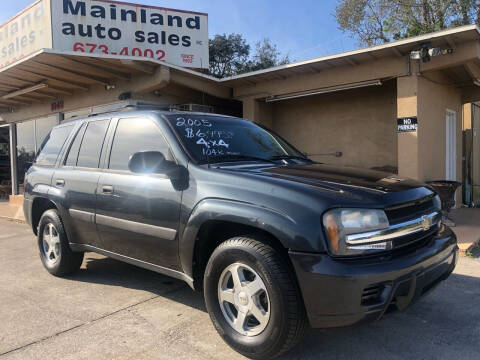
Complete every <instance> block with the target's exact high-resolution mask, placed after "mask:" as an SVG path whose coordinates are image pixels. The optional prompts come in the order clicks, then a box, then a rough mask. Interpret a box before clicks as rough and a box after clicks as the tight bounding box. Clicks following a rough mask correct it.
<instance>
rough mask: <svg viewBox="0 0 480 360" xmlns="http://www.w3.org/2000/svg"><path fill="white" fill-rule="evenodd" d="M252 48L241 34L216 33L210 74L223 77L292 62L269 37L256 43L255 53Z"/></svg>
mask: <svg viewBox="0 0 480 360" xmlns="http://www.w3.org/2000/svg"><path fill="white" fill-rule="evenodd" d="M250 49H251V48H250V45H249V44H248V43H247V41H246V40H245V39H244V38H243V37H242V35H240V34H230V35H226V34H223V35H215V36H214V37H213V38H212V39H210V43H209V50H210V69H209V74H210V75H213V76H215V77H218V78H223V77H228V76H233V75H238V74H242V73H245V72H248V71H255V70H262V69H268V68H270V67H273V66H277V65H282V64H286V63H288V62H290V59H289V57H288V55H287V56H284V57H282V56H281V53H280V51H279V50H278V48H277V46H276V45H275V44H273V43H272V42H271V41H270V40H269V39H267V38H265V39H263V40H262V41H259V42H257V43H256V44H255V52H254V53H253V55H251V54H250Z"/></svg>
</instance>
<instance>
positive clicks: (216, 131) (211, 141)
mask: <svg viewBox="0 0 480 360" xmlns="http://www.w3.org/2000/svg"><path fill="white" fill-rule="evenodd" d="M166 117H167V119H168V121H169V122H170V123H171V125H172V127H173V128H174V129H175V131H176V132H177V134H178V136H179V138H180V139H181V141H182V143H183V145H184V146H185V148H186V149H187V151H188V153H189V154H190V156H191V157H193V159H194V160H196V161H197V162H199V163H207V162H209V163H214V162H223V161H225V162H228V161H240V160H257V161H258V160H265V161H273V160H278V159H287V158H298V159H304V160H308V159H307V158H306V157H305V156H304V155H303V154H302V153H300V152H299V151H298V150H296V149H295V148H294V147H293V146H292V145H290V144H288V143H287V142H286V141H285V140H283V139H282V138H280V137H279V136H278V135H276V134H274V133H272V132H270V131H268V130H266V129H264V128H262V127H260V126H258V125H256V124H254V123H253V122H251V121H248V120H243V119H237V118H230V117H225V116H215V115H189V114H185V115H183V114H182V115H167V116H166Z"/></svg>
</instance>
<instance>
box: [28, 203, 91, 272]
mask: <svg viewBox="0 0 480 360" xmlns="http://www.w3.org/2000/svg"><path fill="white" fill-rule="evenodd" d="M37 242H38V249H39V250H40V259H41V260H42V264H43V266H44V267H45V269H47V271H48V272H49V273H50V274H52V275H55V276H65V275H68V274H71V273H73V272H75V271H77V270H78V269H80V266H81V265H82V262H83V252H73V251H72V250H71V249H70V245H69V244H68V238H67V234H66V233H65V229H64V228H63V223H62V221H61V220H60V217H59V216H58V211H57V210H55V209H51V210H47V211H45V212H44V213H43V215H42V217H41V218H40V222H39V224H38V237H37Z"/></svg>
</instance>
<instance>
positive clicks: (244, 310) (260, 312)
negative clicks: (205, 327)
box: [204, 237, 308, 359]
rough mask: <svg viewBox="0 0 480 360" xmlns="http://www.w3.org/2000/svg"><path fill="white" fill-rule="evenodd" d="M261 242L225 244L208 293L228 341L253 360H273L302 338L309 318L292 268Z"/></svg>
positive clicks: (212, 264)
mask: <svg viewBox="0 0 480 360" xmlns="http://www.w3.org/2000/svg"><path fill="white" fill-rule="evenodd" d="M261 240H262V239H259V238H256V237H235V238H232V239H230V240H227V241H225V242H224V243H222V244H220V245H219V246H218V247H217V248H216V249H215V251H214V252H213V254H212V256H211V257H210V259H209V261H208V264H207V267H206V270H205V277H204V295H205V302H206V306H207V310H208V312H209V314H210V318H211V319H212V322H213V324H214V326H215V328H216V330H217V331H218V333H219V334H220V336H221V337H222V338H223V339H224V340H225V342H227V343H228V344H229V345H230V346H231V347H232V348H233V349H234V350H236V351H238V352H239V353H241V354H243V355H245V356H247V357H249V358H253V359H272V358H274V357H277V356H279V355H281V354H282V353H284V352H286V351H288V350H290V349H291V348H292V347H294V346H295V345H296V344H297V343H298V342H299V341H300V340H301V339H302V337H303V335H304V334H305V331H306V329H307V328H308V322H307V318H306V314H305V308H304V305H303V300H302V297H301V295H300V291H299V288H298V285H297V282H296V278H295V275H294V272H293V269H292V267H291V266H290V264H289V263H288V261H287V259H285V258H284V257H282V256H281V254H280V253H279V252H278V251H277V250H275V249H274V248H273V247H272V246H270V245H268V244H266V243H265V242H262V241H261ZM235 274H237V275H235Z"/></svg>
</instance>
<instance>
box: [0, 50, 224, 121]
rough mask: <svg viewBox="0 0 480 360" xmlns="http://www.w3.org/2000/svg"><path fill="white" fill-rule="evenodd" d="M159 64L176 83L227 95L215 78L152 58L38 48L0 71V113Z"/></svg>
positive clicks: (145, 71) (128, 77) (149, 72)
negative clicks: (168, 71)
mask: <svg viewBox="0 0 480 360" xmlns="http://www.w3.org/2000/svg"><path fill="white" fill-rule="evenodd" d="M160 66H164V67H167V68H169V69H170V71H171V72H172V81H174V82H177V83H179V84H180V85H183V86H190V84H191V87H192V88H193V89H196V90H199V91H203V92H206V93H211V94H212V95H214V96H218V97H225V98H227V97H230V90H229V89H228V88H227V87H223V86H221V85H219V84H218V82H217V79H215V78H213V77H210V76H208V75H204V74H202V73H199V72H197V71H193V70H190V69H185V68H181V67H178V66H174V65H171V64H167V63H165V62H161V61H157V60H154V59H146V58H141V59H139V58H134V57H118V56H117V57H116V56H111V55H103V54H85V53H74V52H60V51H56V50H50V49H42V50H40V51H38V52H36V53H34V54H32V55H30V56H28V57H26V58H24V59H22V60H20V61H18V62H16V63H14V64H11V65H9V66H7V67H5V68H3V69H1V70H0V113H5V112H9V111H11V109H12V108H17V107H23V106H28V105H32V104H35V103H41V102H53V101H55V99H59V98H63V97H66V96H72V95H73V94H74V92H76V91H88V90H89V89H90V87H91V86H92V85H104V86H106V87H108V86H111V85H112V84H114V83H115V81H117V80H123V81H125V80H127V81H128V80H131V79H133V78H135V76H138V75H145V74H146V75H153V74H154V73H155V71H156V69H157V68H158V67H160Z"/></svg>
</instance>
